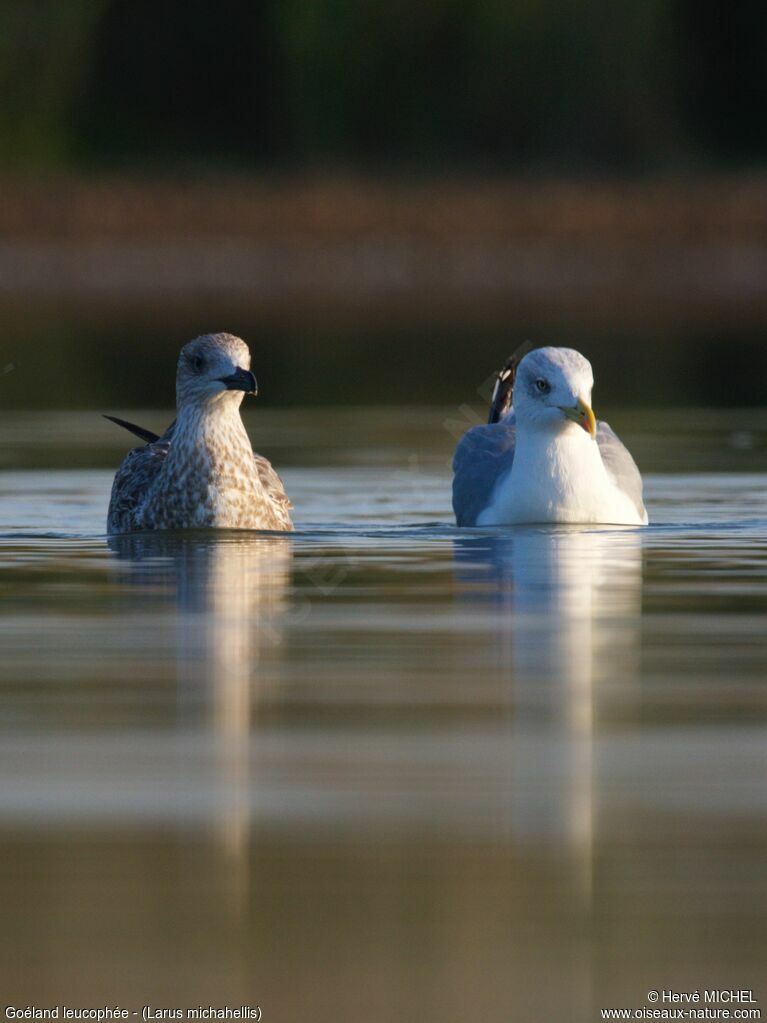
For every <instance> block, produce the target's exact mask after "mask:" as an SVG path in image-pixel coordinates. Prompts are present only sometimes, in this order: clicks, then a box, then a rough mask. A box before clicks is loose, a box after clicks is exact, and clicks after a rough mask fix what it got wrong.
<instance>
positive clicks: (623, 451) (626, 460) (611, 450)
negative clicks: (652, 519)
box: [597, 422, 645, 517]
mask: <svg viewBox="0 0 767 1023" xmlns="http://www.w3.org/2000/svg"><path fill="white" fill-rule="evenodd" d="M597 444H598V445H599V453H600V455H601V456H602V461H603V462H604V464H605V468H606V469H607V474H608V475H609V476H610V477H611V478H612V480H613V482H614V483H615V485H616V487H618V489H619V490H622V491H623V493H624V494H626V496H627V497H629V498H630V499H631V501H632V503H633V504H634V506H635V508H636V510H637V511H638V512H639V515H640V516H642V517H643V516H644V515H645V507H644V500H643V496H642V492H643V483H642V474H641V473H640V471H639V469H638V468H637V464H636V462H635V461H634V459H633V458H632V457H631V454H630V453H629V450H628V448H627V447H626V446H625V444H623V442H622V441H621V440H620V439H619V437H618V436H617V434H616V433H615V432H614V431H613V430H612V429H611V428H610V427H609V426H608V425H607V423H602V422H600V423H598V424H597Z"/></svg>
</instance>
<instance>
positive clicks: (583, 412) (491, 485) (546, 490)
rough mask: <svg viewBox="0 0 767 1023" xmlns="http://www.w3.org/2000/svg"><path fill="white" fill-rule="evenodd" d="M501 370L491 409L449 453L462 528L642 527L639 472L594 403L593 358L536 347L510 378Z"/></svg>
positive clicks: (643, 513) (643, 514)
mask: <svg viewBox="0 0 767 1023" xmlns="http://www.w3.org/2000/svg"><path fill="white" fill-rule="evenodd" d="M508 367H509V364H507V369H506V371H505V372H506V376H505V377H504V373H503V372H502V374H501V376H500V378H499V384H498V385H497V387H496V393H495V395H494V397H493V408H494V409H495V410H496V411H497V412H499V413H500V419H499V421H497V422H494V421H493V420H494V418H495V416H494V413H493V411H491V417H490V419H491V421H490V423H489V424H488V425H487V426H475V427H474V428H473V429H471V430H469V431H467V433H465V434H464V436H463V437H462V438H461V440H460V442H459V443H458V447H457V448H456V451H455V457H454V459H453V473H454V476H453V510H454V511H455V517H456V522H457V523H458V525H459V526H491V525H513V524H518V523H525V522H527V523H535V522H563V523H567V522H571V523H597V522H599V523H605V524H608V523H610V524H615V525H633V526H637V525H639V526H642V525H647V522H648V518H647V512H646V511H645V507H644V503H643V499H642V477H641V475H640V473H639V469H637V467H636V463H635V462H634V459H633V458H632V457H631V455H630V454H629V452H628V451H627V450H626V448H625V447H624V446H623V444H622V443H621V442H620V440H619V439H618V437H617V436H616V435H615V434H614V433H613V431H612V430H611V429H610V427H609V426H608V425H607V423H602V422H600V423H598V422H597V421H596V419H595V417H594V413H593V412H592V410H591V390H592V388H593V386H594V374H593V372H592V369H591V364H590V363H589V362H588V360H587V359H585V358H584V357H583V356H582V355H581V354H580V353H579V352H576V351H573V350H572V349H571V348H538V349H535V350H534V351H532V352H530V353H529V354H527V355H526V356H525V357H524V358H523V359H522V361H521V362H520V363H519V366H518V367H517V370H516V377H515V378H514V379H513V392H512V395H511V398H512V404H511V407H509V402H508V400H506V395H507V394H508V387H507V391H506V393H504V386H505V385H508V383H509V382H510V381H511V379H512V377H511V375H510V370H509V369H508Z"/></svg>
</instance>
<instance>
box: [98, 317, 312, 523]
mask: <svg viewBox="0 0 767 1023" xmlns="http://www.w3.org/2000/svg"><path fill="white" fill-rule="evenodd" d="M255 393H256V378H255V377H254V376H253V374H252V373H251V372H250V352H249V350H248V346H247V345H246V344H245V342H244V341H242V340H241V339H240V338H238V337H235V336H234V335H233V334H204V335H203V336H202V337H198V338H196V339H195V340H194V341H190V342H189V344H187V345H185V346H184V347H183V348H182V349H181V354H180V356H179V360H178V369H177V372H176V411H177V416H176V421H175V422H174V423H173V424H172V425H171V426H170V427H169V428H168V430H166V432H165V433H164V434H163V436H162V437H155V435H154V434H151V433H149V432H148V431H145V430H141V429H140V428H138V427H136V428H134V427H131V426H130V425H129V424H121V425H127V426H128V428H129V429H133V431H134V432H136V433H138V435H139V436H141V437H143V438H144V439H146V440H148V441H149V443H148V444H146V445H145V446H144V447H140V448H134V449H133V450H132V451H129V452H128V454H127V456H126V458H125V460H124V461H123V463H122V465H121V466H120V468H119V469H118V470H117V474H116V475H115V479H114V483H113V484H112V497H111V500H110V502H109V513H108V516H107V531H108V532H109V533H112V534H114V533H130V532H134V531H136V530H144V529H195V528H204V527H219V528H229V529H271V530H290V529H292V528H293V524H292V523H291V521H290V508H292V504H291V503H290V501H289V500H288V496H287V494H286V493H285V490H284V487H283V485H282V481H281V480H280V478H279V476H278V475H277V473H276V472H275V471H274V469H273V468H272V466H271V465H270V463H269V462H268V461H267V460H266V459H265V458H263V457H262V456H261V455H256V454H254V452H253V448H252V447H251V444H250V440H249V439H248V435H247V433H246V432H245V427H244V425H243V422H242V419H241V417H240V404H241V403H242V399H243V397H244V396H245V395H246V394H255Z"/></svg>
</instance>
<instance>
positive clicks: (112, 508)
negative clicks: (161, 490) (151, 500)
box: [107, 439, 170, 533]
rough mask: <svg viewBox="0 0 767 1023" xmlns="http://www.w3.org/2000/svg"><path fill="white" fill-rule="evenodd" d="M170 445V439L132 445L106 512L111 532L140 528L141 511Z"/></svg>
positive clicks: (118, 471) (116, 474) (116, 475)
mask: <svg viewBox="0 0 767 1023" xmlns="http://www.w3.org/2000/svg"><path fill="white" fill-rule="evenodd" d="M169 448H170V442H169V441H167V440H165V439H161V440H158V441H156V442H155V443H154V444H147V445H145V446H144V447H143V448H133V449H132V450H131V451H129V452H128V454H127V455H126V456H125V458H124V459H123V462H122V465H121V466H120V468H119V469H118V470H117V472H116V473H115V478H114V482H113V483H112V496H111V497H110V500H109V512H108V513H107V532H108V533H129V532H130V531H131V530H133V529H137V528H140V527H139V524H138V520H137V516H138V512H139V510H140V508H141V506H142V504H143V502H144V498H145V497H146V493H147V490H148V489H149V487H150V486H151V484H152V483H153V482H154V480H155V478H156V476H157V474H158V473H159V471H160V469H161V468H162V463H163V462H164V461H165V457H166V455H167V454H168V449H169Z"/></svg>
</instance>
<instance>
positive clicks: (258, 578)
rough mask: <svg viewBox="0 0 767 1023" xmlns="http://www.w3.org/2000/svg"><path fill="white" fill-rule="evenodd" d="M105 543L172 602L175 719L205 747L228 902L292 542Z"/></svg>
mask: <svg viewBox="0 0 767 1023" xmlns="http://www.w3.org/2000/svg"><path fill="white" fill-rule="evenodd" d="M109 546H110V548H111V550H112V551H113V552H114V553H115V554H116V555H117V557H118V558H119V560H120V568H121V575H124V576H125V577H126V579H125V580H124V581H128V582H129V583H130V584H131V585H132V586H136V587H140V588H142V589H143V590H145V591H149V592H152V593H157V592H158V591H159V594H160V596H161V598H162V599H164V600H170V601H171V603H172V607H171V611H172V612H173V613H174V616H175V662H176V679H177V699H178V705H177V726H178V728H179V731H180V732H181V733H183V735H184V736H188V735H189V733H192V734H193V735H194V736H195V743H194V744H195V748H196V749H197V750H200V749H201V750H206V751H209V759H208V760H207V762H206V763H205V765H204V766H203V770H204V771H206V772H212V775H213V784H214V787H215V791H216V798H215V806H216V811H215V813H216V819H215V828H216V832H217V834H218V836H219V840H220V845H221V847H222V849H223V850H224V852H225V855H226V858H227V860H228V862H229V868H230V869H229V871H228V874H229V878H230V886H231V894H232V902H233V905H234V906H238V905H241V903H242V895H243V894H244V888H245V886H246V883H247V876H248V864H247V851H248V837H249V830H250V823H251V798H250V797H251V793H250V766H251V765H250V761H251V755H250V750H251V746H250V738H251V725H252V719H253V716H254V715H255V714H257V713H258V705H259V701H260V700H263V699H265V698H266V695H267V691H268V688H269V684H270V683H269V679H270V678H271V677H273V671H274V661H275V654H278V653H279V648H280V646H281V642H282V621H283V616H284V614H285V611H286V608H287V604H288V587H289V584H290V577H291V557H292V553H291V547H290V541H289V540H288V538H287V537H285V536H280V535H273V536H272V535H268V534H260V533H249V532H245V531H237V532H230V533H227V532H223V531H222V532H214V531H200V532H192V531H184V532H155V533H133V534H127V535H124V536H115V537H110V538H109ZM265 662H267V663H266V664H265ZM201 725H202V734H200V726H201ZM195 760H196V756H195ZM192 766H193V765H192ZM204 780H207V779H204Z"/></svg>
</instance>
